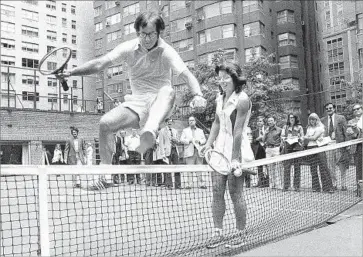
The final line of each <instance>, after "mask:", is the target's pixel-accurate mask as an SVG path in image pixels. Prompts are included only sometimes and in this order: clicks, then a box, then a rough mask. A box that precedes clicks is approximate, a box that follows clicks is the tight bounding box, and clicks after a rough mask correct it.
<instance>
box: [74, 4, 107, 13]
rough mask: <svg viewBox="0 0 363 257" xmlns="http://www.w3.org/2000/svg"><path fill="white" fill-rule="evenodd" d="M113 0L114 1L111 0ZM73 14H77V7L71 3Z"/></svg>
mask: <svg viewBox="0 0 363 257" xmlns="http://www.w3.org/2000/svg"><path fill="white" fill-rule="evenodd" d="M110 2H113V1H110ZM71 14H76V7H75V6H74V5H71Z"/></svg>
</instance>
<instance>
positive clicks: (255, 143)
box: [251, 116, 269, 187]
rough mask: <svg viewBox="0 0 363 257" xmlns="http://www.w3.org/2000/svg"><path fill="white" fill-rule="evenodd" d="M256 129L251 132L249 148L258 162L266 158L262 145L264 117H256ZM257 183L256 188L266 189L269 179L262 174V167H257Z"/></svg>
mask: <svg viewBox="0 0 363 257" xmlns="http://www.w3.org/2000/svg"><path fill="white" fill-rule="evenodd" d="M256 125H257V128H256V129H255V130H253V131H252V143H251V148H252V151H253V154H254V156H255V160H260V159H264V158H266V152H265V148H264V143H263V136H264V134H265V131H266V128H265V126H264V117H263V116H258V117H257V123H256ZM257 170H258V173H257V176H258V182H257V187H268V186H269V178H268V175H267V174H265V173H264V172H263V166H258V168H257Z"/></svg>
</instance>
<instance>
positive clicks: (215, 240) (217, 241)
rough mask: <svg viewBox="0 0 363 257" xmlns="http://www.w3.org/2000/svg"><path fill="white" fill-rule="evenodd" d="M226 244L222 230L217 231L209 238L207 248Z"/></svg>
mask: <svg viewBox="0 0 363 257" xmlns="http://www.w3.org/2000/svg"><path fill="white" fill-rule="evenodd" d="M223 244H224V237H223V235H222V233H221V232H215V234H214V236H213V237H212V238H211V239H209V240H208V243H207V246H206V248H207V249H214V248H217V247H218V246H221V245H223Z"/></svg>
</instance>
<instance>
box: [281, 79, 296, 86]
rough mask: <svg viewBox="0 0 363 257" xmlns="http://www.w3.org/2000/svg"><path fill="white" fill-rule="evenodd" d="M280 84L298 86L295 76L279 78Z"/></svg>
mask: <svg viewBox="0 0 363 257" xmlns="http://www.w3.org/2000/svg"><path fill="white" fill-rule="evenodd" d="M281 84H283V85H295V86H298V85H299V79H297V78H286V79H281Z"/></svg>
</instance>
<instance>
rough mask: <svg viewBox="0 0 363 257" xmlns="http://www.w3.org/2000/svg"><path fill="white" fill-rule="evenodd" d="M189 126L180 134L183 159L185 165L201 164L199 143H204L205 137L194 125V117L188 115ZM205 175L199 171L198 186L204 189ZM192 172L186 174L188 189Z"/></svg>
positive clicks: (190, 184) (205, 186)
mask: <svg viewBox="0 0 363 257" xmlns="http://www.w3.org/2000/svg"><path fill="white" fill-rule="evenodd" d="M188 122H189V127H187V128H185V129H183V132H182V134H181V136H180V142H181V143H182V144H183V145H184V160H185V164H187V165H196V164H199V165H201V164H203V157H201V156H199V151H198V150H199V149H200V147H201V145H204V144H205V143H206V141H207V140H206V138H205V135H204V132H203V130H201V129H200V128H197V127H196V122H195V117H193V116H190V117H189V119H188ZM204 176H205V175H204V174H202V173H200V174H199V176H198V180H199V186H200V188H203V189H206V188H207V185H206V178H205V177H204ZM192 180H193V176H192V174H187V177H186V188H187V189H190V188H191V186H192V183H193V181H192Z"/></svg>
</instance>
